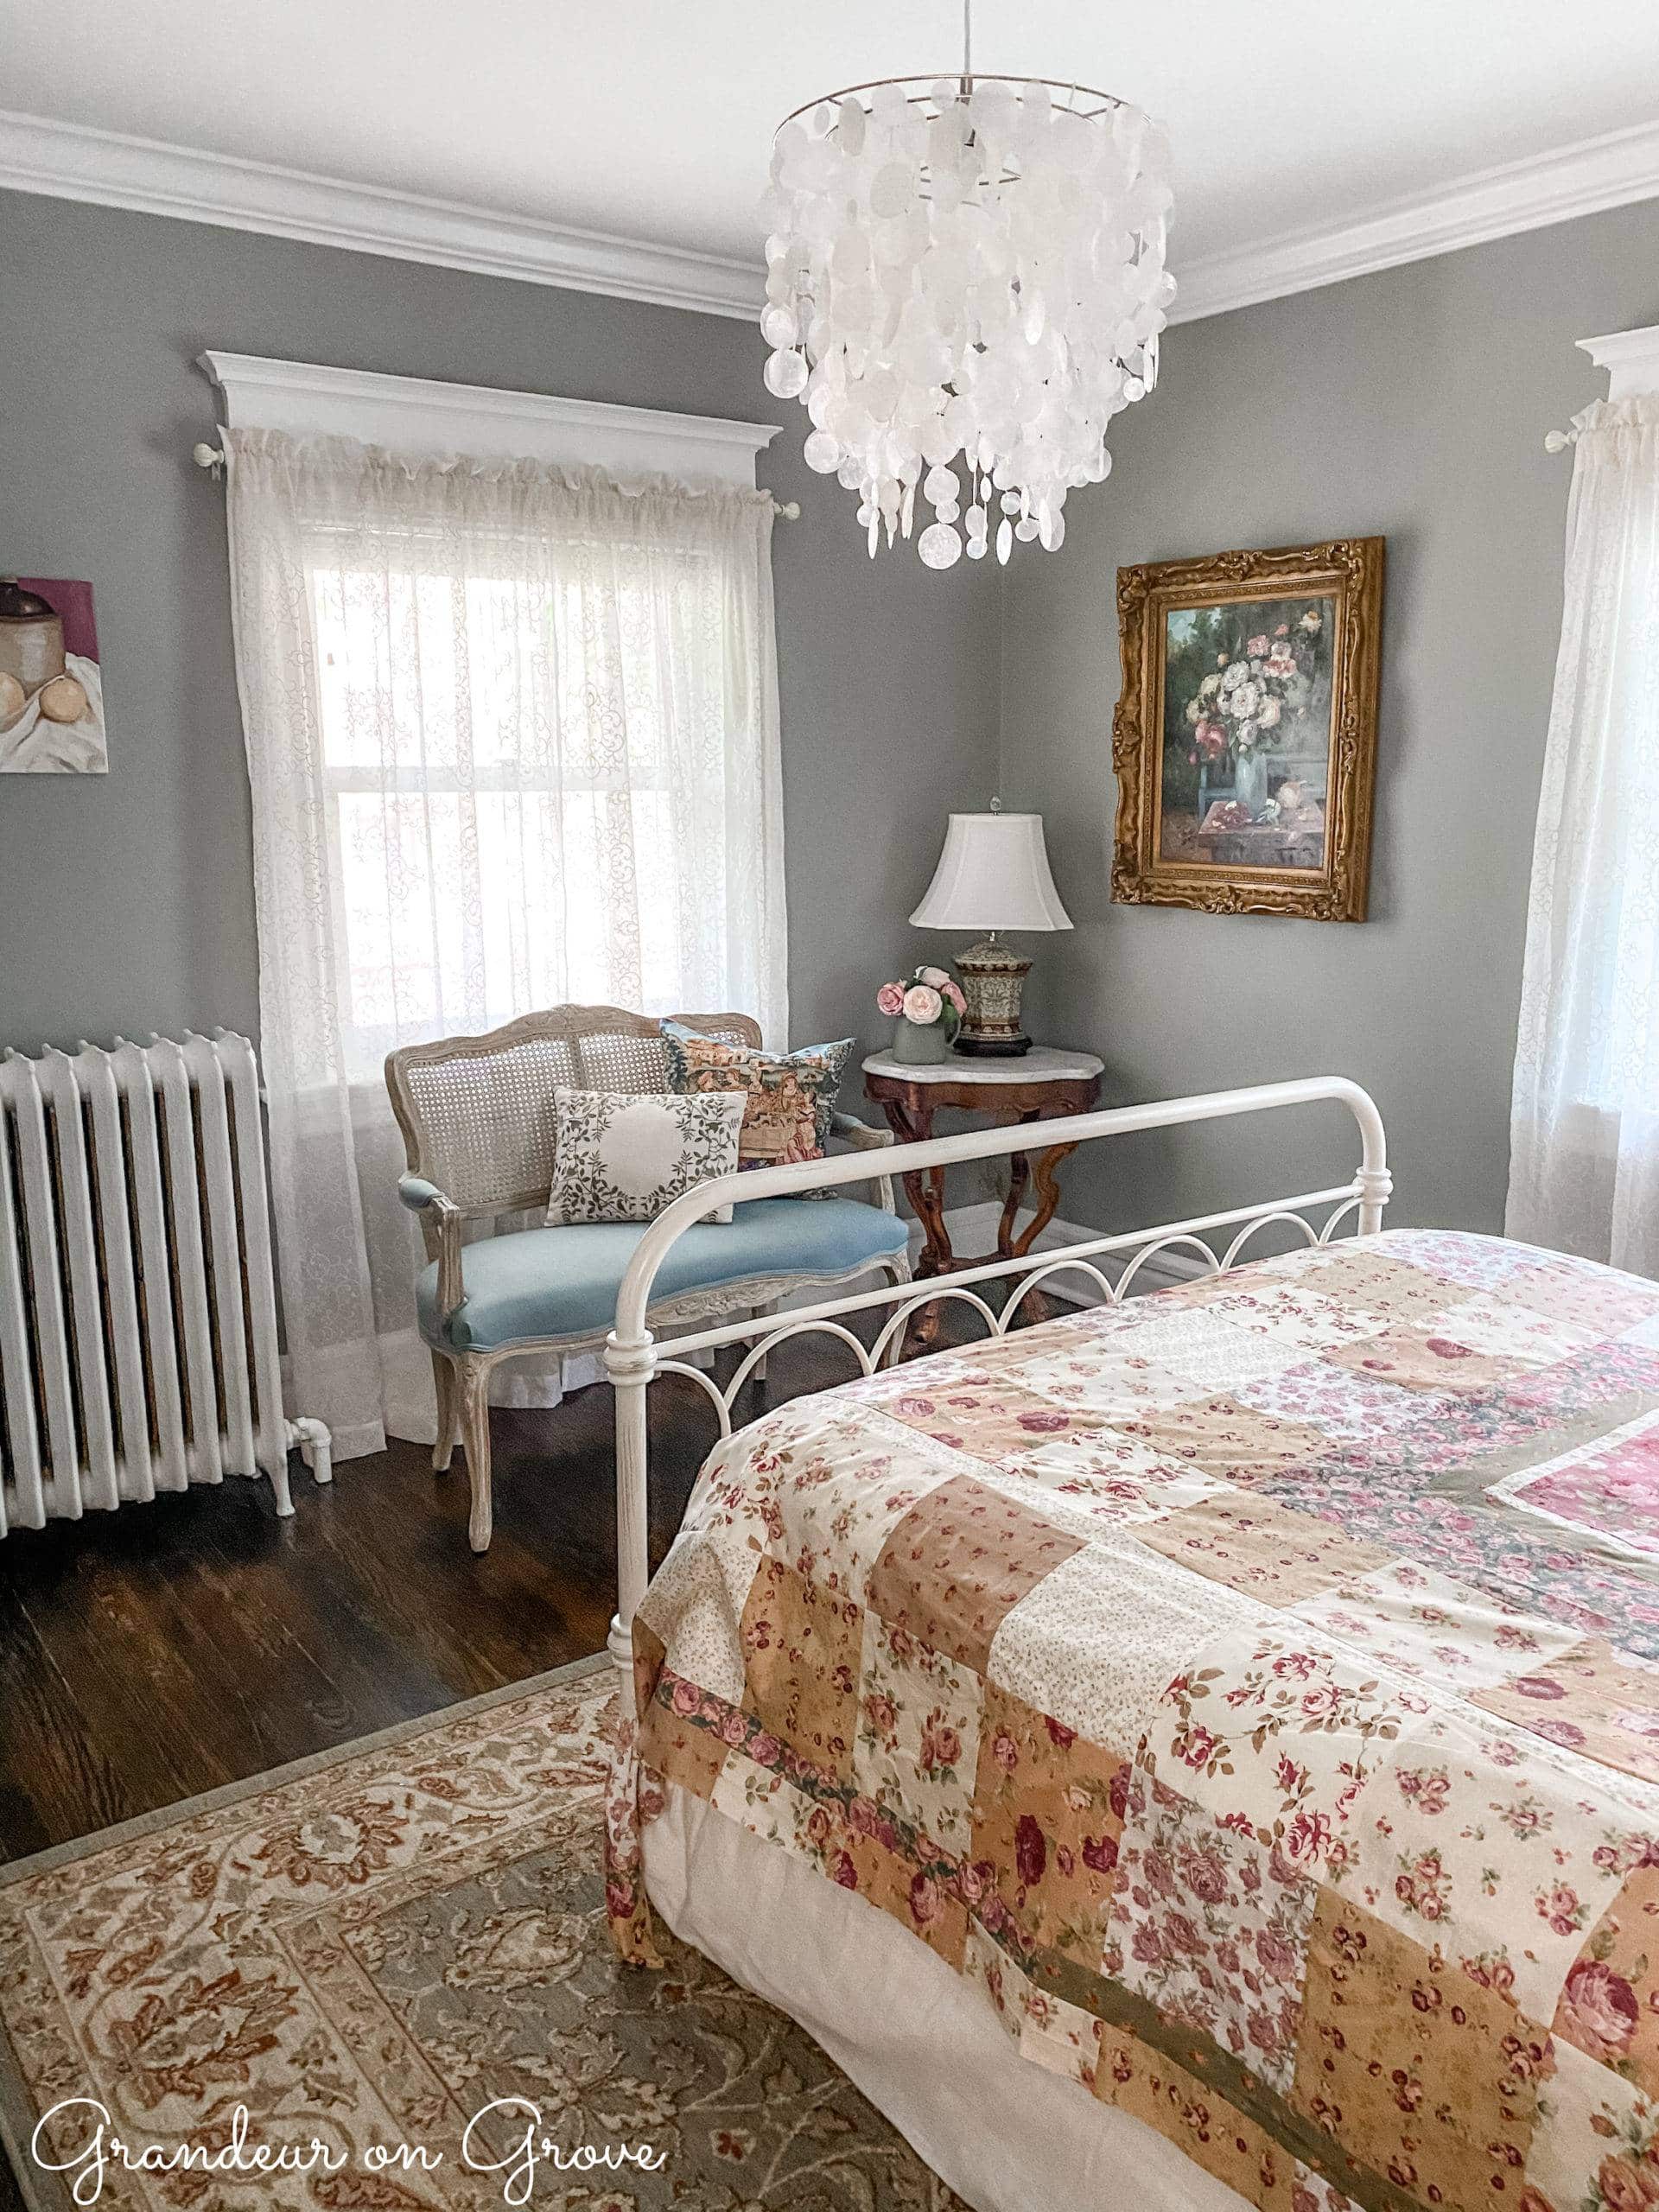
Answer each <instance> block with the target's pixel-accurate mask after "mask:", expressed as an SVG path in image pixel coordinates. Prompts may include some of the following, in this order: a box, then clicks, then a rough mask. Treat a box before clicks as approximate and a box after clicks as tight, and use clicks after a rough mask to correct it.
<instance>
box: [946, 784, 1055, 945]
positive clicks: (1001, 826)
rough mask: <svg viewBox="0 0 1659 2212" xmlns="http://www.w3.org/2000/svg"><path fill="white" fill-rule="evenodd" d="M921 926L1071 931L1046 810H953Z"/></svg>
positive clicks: (964, 928)
mask: <svg viewBox="0 0 1659 2212" xmlns="http://www.w3.org/2000/svg"><path fill="white" fill-rule="evenodd" d="M911 920H912V922H913V923H914V924H915V925H916V927H917V928H918V929H919V930H991V931H996V930H1069V929H1070V928H1071V915H1070V914H1068V913H1067V912H1066V911H1065V907H1064V906H1061V904H1060V894H1059V893H1058V891H1057V890H1056V889H1055V888H1054V877H1053V874H1052V871H1051V869H1050V868H1049V865H1048V848H1047V846H1046V844H1045V843H1044V842H1043V817H1042V816H1041V815H1040V814H1002V813H1001V812H998V813H995V814H953V815H951V816H950V819H949V821H948V823H946V826H945V832H944V851H943V852H942V853H941V854H940V855H939V864H938V867H937V868H935V869H934V871H933V880H932V882H931V883H930V884H929V885H928V887H927V892H926V895H925V897H924V899H923V900H922V903H921V905H920V906H918V908H917V909H916V911H915V912H914V913H913V914H912V916H911Z"/></svg>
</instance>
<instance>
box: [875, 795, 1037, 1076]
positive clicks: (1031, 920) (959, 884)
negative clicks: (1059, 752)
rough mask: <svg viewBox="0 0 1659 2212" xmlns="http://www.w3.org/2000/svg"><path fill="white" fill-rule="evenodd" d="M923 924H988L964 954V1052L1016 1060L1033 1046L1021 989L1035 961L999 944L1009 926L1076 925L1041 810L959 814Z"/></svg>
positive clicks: (960, 960)
mask: <svg viewBox="0 0 1659 2212" xmlns="http://www.w3.org/2000/svg"><path fill="white" fill-rule="evenodd" d="M911 920H912V923H913V924H914V925H915V926H916V927H917V928H918V929H923V930H984V931H987V932H988V934H987V935H986V936H985V937H984V938H982V939H981V941H980V942H979V943H978V944H971V945H969V948H968V950H967V951H966V952H959V953H957V956H956V963H957V972H958V973H959V974H960V976H961V977H962V990H963V997H964V998H965V999H966V1000H967V1001H968V1005H967V1010H966V1012H965V1013H964V1014H963V1017H962V1027H961V1028H960V1029H958V1030H957V1039H956V1044H957V1052H975V1053H982V1054H985V1055H988V1056H992V1057H1003V1058H1014V1056H1016V1055H1017V1054H1019V1053H1020V1052H1029V1051H1030V1050H1031V1039H1030V1038H1029V1037H1027V1035H1026V1033H1025V1032H1024V1030H1023V1029H1021V1027H1020V990H1021V988H1022V987H1023V985H1024V983H1025V980H1026V977H1027V976H1028V975H1029V974H1030V973H1031V963H1030V961H1029V960H1022V959H1021V958H1020V956H1019V954H1018V953H1017V952H1014V951H1011V950H1009V948H1008V947H1007V945H1006V944H999V942H998V932H999V931H1002V930H1069V929H1070V928H1071V916H1070V915H1069V914H1068V913H1067V912H1066V911H1065V907H1064V906H1061V904H1060V894H1059V893H1058V891H1056V889H1055V888H1054V878H1053V876H1052V874H1050V872H1049V866H1048V850H1047V848H1046V845H1045V844H1044V842H1043V817H1042V816H1041V815H1040V814H1004V813H1003V811H1002V810H1001V807H1000V806H999V805H998V804H997V803H996V801H995V799H993V800H992V802H991V811H990V812H989V813H988V814H953V815H952V816H951V817H950V820H949V822H948V823H947V824H946V827H945V832H944V851H943V852H942V853H941V854H940V855H939V864H938V868H935V869H934V871H933V880H932V882H931V883H930V884H929V885H928V887H927V893H926V896H925V898H924V899H923V900H922V903H921V905H920V906H918V908H917V909H916V911H915V912H914V913H913V914H912V916H911Z"/></svg>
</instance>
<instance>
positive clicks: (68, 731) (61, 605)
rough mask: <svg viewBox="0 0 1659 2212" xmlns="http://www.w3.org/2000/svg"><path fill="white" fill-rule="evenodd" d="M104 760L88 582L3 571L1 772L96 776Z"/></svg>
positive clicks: (95, 638) (0, 588)
mask: <svg viewBox="0 0 1659 2212" xmlns="http://www.w3.org/2000/svg"><path fill="white" fill-rule="evenodd" d="M109 765H110V758H109V753H108V749H107V747H106V746H105V737H104V683H103V677H102V675H101V673H100V671H99V661H98V629H97V626H96V624H95V623H94V621H93V619H92V586H91V584H89V583H86V582H79V581H76V580H74V579H73V578H70V577H63V576H0V775H25V776H26V775H37V776H40V775H82V776H87V775H91V776H101V775H103V774H104V773H105V772H106V771H107V769H108V767H109Z"/></svg>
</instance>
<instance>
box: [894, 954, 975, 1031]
mask: <svg viewBox="0 0 1659 2212" xmlns="http://www.w3.org/2000/svg"><path fill="white" fill-rule="evenodd" d="M875 1003H876V1006H877V1007H878V1009H879V1010H880V1012H881V1013H882V1014H886V1015H887V1016H888V1018H889V1019H890V1020H894V1021H896V1020H899V1018H900V1017H901V1016H902V1018H903V1019H904V1020H906V1021H910V1022H914V1024H915V1025H916V1027H918V1029H931V1028H932V1027H933V1026H934V1024H935V1023H936V1022H941V1023H943V1024H944V1033H945V1035H946V1037H947V1038H950V1037H954V1036H955V1035H956V1033H957V1029H958V1028H959V1027H961V1023H962V1016H963V1011H964V1009H965V1008H966V1006H967V1003H968V1001H966V1000H965V999H964V998H963V995H962V986H961V984H960V983H958V982H957V980H956V978H955V977H954V976H949V975H947V974H946V973H945V971H944V969H943V968H931V967H925V968H918V969H915V970H914V972H913V973H912V975H911V976H909V977H908V978H907V979H906V980H901V981H899V982H893V983H883V984H882V986H881V988H880V990H879V991H877V993H876V995H875Z"/></svg>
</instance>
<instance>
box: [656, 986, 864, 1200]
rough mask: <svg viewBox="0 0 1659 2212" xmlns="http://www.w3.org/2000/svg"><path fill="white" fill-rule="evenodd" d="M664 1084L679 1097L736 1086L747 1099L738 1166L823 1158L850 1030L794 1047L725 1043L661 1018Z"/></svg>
mask: <svg viewBox="0 0 1659 2212" xmlns="http://www.w3.org/2000/svg"><path fill="white" fill-rule="evenodd" d="M663 1039H664V1043H665V1044H666V1045H667V1046H668V1081H669V1088H670V1089H671V1090H673V1091H676V1092H677V1093H678V1094H679V1095H680V1096H698V1095H704V1096H706V1095H708V1094H709V1093H711V1092H719V1091H728V1092H731V1091H735V1092H738V1093H740V1094H741V1096H742V1097H743V1099H744V1102H745V1104H744V1113H743V1134H742V1136H741V1140H740V1142H739V1147H738V1165H739V1166H740V1167H781V1166H793V1165H795V1164H796V1163H798V1161H800V1160H821V1159H822V1158H823V1154H824V1153H825V1152H826V1151H827V1150H828V1149H829V1122H830V1116H831V1115H832V1114H833V1113H834V1112H835V1106H836V1092H837V1091H839V1090H840V1089H841V1078H842V1074H843V1073H844V1072H845V1070H846V1066H847V1055H848V1054H849V1052H851V1051H852V1049H853V1040H852V1039H851V1038H850V1037H842V1038H841V1039H839V1040H838V1041H837V1042H836V1043H835V1044H833V1045H806V1046H803V1047H802V1048H801V1050H800V1051H799V1052H756V1051H754V1050H753V1049H752V1048H751V1047H750V1046H746V1045H726V1044H722V1043H721V1041H720V1040H719V1039H717V1038H714V1037H704V1036H702V1035H701V1034H700V1033H698V1032H697V1031H696V1030H695V1029H684V1028H682V1027H681V1026H680V1024H679V1023H678V1022H677V1021H665V1022H664V1024H663Z"/></svg>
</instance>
